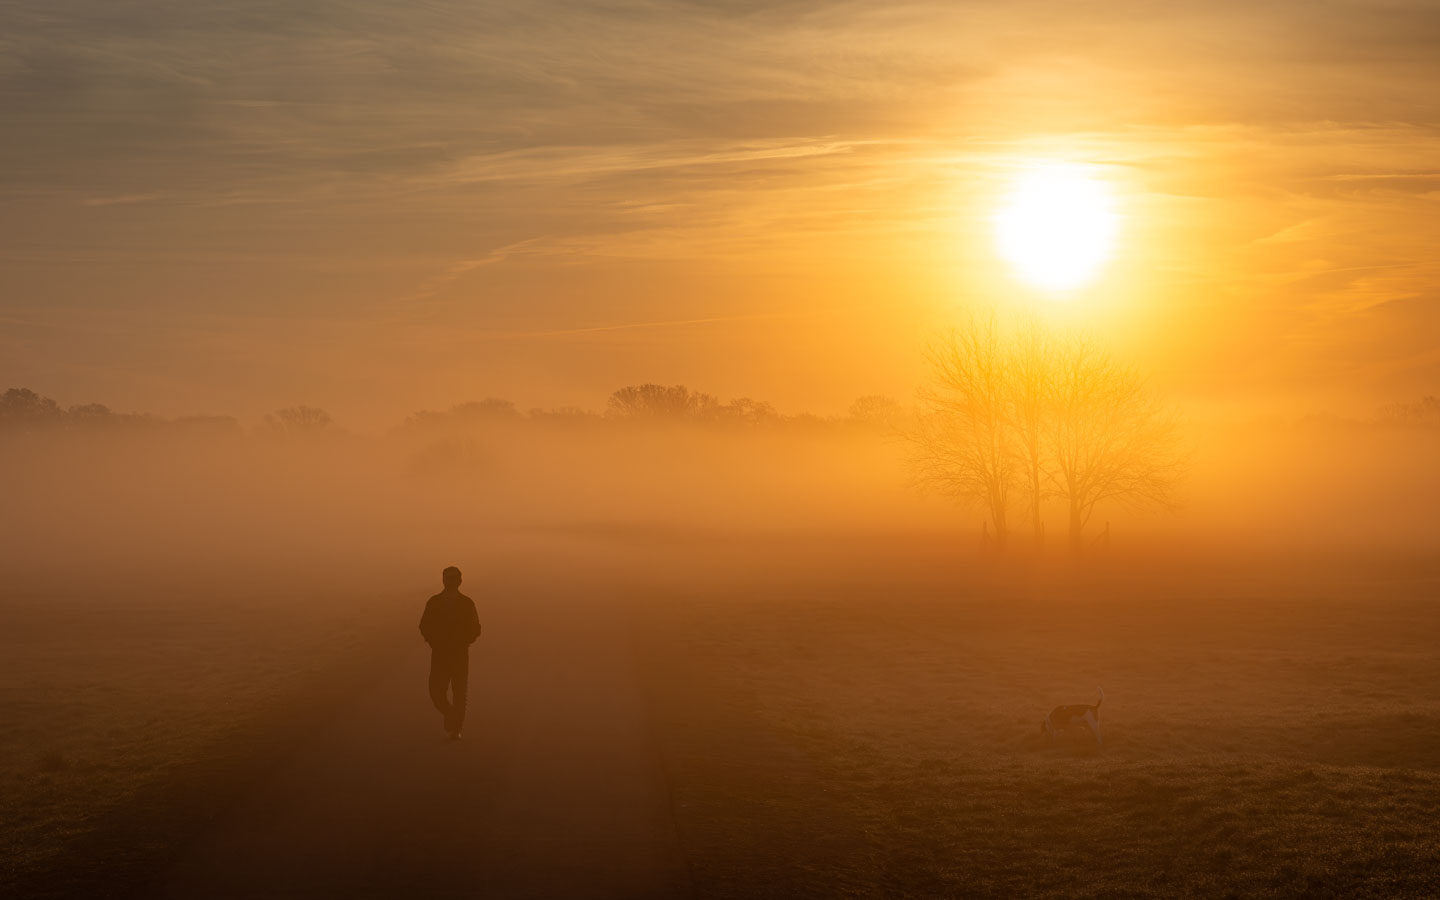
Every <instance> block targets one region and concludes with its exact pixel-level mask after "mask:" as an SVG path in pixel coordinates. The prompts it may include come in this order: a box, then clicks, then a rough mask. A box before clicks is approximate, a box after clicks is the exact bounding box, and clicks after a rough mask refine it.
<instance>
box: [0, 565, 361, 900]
mask: <svg viewBox="0 0 1440 900" xmlns="http://www.w3.org/2000/svg"><path fill="white" fill-rule="evenodd" d="M232 577H233V576H232ZM272 589H273V585H272ZM316 596H317V595H316V594H313V593H306V592H303V591H302V592H295V593H278V594H277V593H270V592H266V591H263V590H257V588H256V585H255V584H253V583H252V584H250V585H244V584H237V583H235V582H234V581H231V582H230V583H228V584H220V585H206V584H204V583H203V582H200V581H196V582H191V583H176V582H168V583H163V584H162V583H157V582H155V580H154V579H151V580H149V581H143V582H142V581H137V580H134V579H126V578H123V577H117V578H114V579H110V580H101V579H96V580H95V581H93V582H90V583H87V584H85V585H83V586H78V585H74V584H71V585H49V586H46V585H32V586H23V585H21V586H16V585H13V584H12V586H11V587H10V588H9V590H7V592H6V597H5V598H4V602H3V603H0V722H3V723H4V728H3V729H0V784H3V785H4V790H3V792H0V895H3V896H12V895H14V894H12V893H11V891H21V892H22V893H21V895H30V894H31V893H33V892H34V891H35V890H37V889H38V888H37V887H36V885H41V886H43V888H44V890H45V891H46V892H47V895H53V896H64V895H65V894H66V892H67V885H79V886H84V887H86V888H88V889H92V890H93V888H94V886H95V885H96V884H105V885H108V887H110V888H112V889H115V888H117V886H118V885H123V883H124V882H125V879H126V878H128V877H131V876H132V875H133V876H136V877H140V876H143V874H144V873H145V871H146V870H147V869H148V868H149V867H152V866H154V865H157V864H159V863H160V862H162V861H163V859H164V857H165V855H166V854H167V853H169V852H171V850H173V846H174V844H175V843H176V841H177V840H179V839H180V838H182V837H183V836H184V833H185V832H186V830H187V829H190V828H193V827H194V826H196V825H197V824H198V822H199V820H200V819H201V818H202V817H203V816H204V815H206V814H207V813H212V812H213V811H211V810H204V809H196V808H182V807H190V806H192V805H193V804H194V803H195V801H197V800H203V801H205V802H206V803H210V804H213V805H214V806H215V808H223V803H224V800H225V797H224V796H223V794H224V793H225V791H227V790H241V789H243V781H244V779H245V778H246V777H247V776H248V773H249V772H250V770H251V769H252V768H253V766H255V765H257V764H262V763H263V761H264V760H265V759H266V758H267V757H268V756H270V755H272V754H273V753H275V752H282V751H283V748H282V747H279V746H272V744H273V743H274V742H275V741H276V740H282V739H283V735H284V734H286V733H287V732H286V729H285V728H282V727H279V726H280V724H281V722H282V721H283V720H286V719H288V718H291V717H293V716H296V715H303V714H304V711H305V708H306V706H307V704H309V703H310V702H312V700H314V699H318V698H319V697H320V696H322V695H323V694H324V693H325V692H326V691H328V690H330V689H331V688H332V687H333V684H334V680H335V678H336V677H337V675H338V674H339V673H341V672H350V671H351V670H354V669H355V668H357V666H363V664H364V661H368V659H369V654H370V650H371V647H372V646H373V645H374V644H375V642H376V641H377V639H378V636H377V634H376V626H377V623H379V622H383V621H384V616H383V614H382V613H381V611H379V610H377V608H376V607H375V605H374V604H373V602H371V603H369V604H368V605H365V604H341V603H337V602H335V598H334V597H327V598H326V599H325V602H316ZM321 596H323V595H321ZM97 872H99V873H100V874H99V875H97V874H96V873H97ZM122 893H123V891H122Z"/></svg>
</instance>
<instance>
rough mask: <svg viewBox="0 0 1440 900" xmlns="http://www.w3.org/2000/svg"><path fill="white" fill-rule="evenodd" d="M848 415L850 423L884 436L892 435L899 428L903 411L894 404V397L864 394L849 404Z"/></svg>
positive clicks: (903, 416)
mask: <svg viewBox="0 0 1440 900" xmlns="http://www.w3.org/2000/svg"><path fill="white" fill-rule="evenodd" d="M848 415H849V419H850V421H852V422H854V423H855V424H857V425H859V426H861V427H863V428H869V429H871V430H872V431H879V432H882V433H884V434H894V433H895V432H897V431H899V430H900V428H901V425H902V423H903V421H904V418H905V410H904V409H903V408H901V406H900V404H899V403H897V402H895V398H894V397H887V396H885V395H883V394H866V395H865V396H863V397H857V398H855V402H854V403H851V404H850V410H849V414H848Z"/></svg>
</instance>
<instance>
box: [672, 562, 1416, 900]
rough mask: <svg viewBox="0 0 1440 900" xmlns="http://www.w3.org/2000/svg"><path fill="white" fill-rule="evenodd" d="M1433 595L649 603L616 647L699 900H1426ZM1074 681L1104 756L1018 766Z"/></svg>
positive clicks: (829, 596) (876, 584) (1117, 590)
mask: <svg viewBox="0 0 1440 900" xmlns="http://www.w3.org/2000/svg"><path fill="white" fill-rule="evenodd" d="M1399 571H1405V572H1407V574H1403V575H1400V574H1397V572H1399ZM1434 575H1435V573H1434V571H1431V572H1430V573H1428V574H1426V573H1424V572H1417V571H1415V570H1395V569H1382V570H1376V569H1371V570H1369V571H1368V572H1365V571H1360V572H1349V573H1345V574H1343V575H1340V576H1336V575H1335V574H1334V573H1331V577H1327V578H1316V577H1299V576H1296V577H1292V578H1288V579H1287V578H1278V579H1277V578H1275V577H1273V575H1267V576H1266V577H1264V578H1263V579H1262V578H1258V577H1257V576H1256V573H1255V572H1254V571H1250V572H1248V573H1247V572H1232V573H1230V574H1229V575H1228V576H1227V575H1224V574H1221V573H1215V572H1212V573H1210V574H1209V575H1208V576H1206V577H1205V578H1203V580H1202V579H1201V578H1198V577H1194V576H1192V577H1188V578H1184V579H1173V578H1172V579H1166V578H1160V579H1154V580H1152V581H1150V582H1149V583H1144V582H1141V581H1139V580H1137V579H1107V578H1103V577H1102V578H1099V579H1096V578H1090V577H1087V578H1086V579H1084V580H1083V581H1078V582H1074V581H1070V580H1069V579H1067V578H1065V577H1058V578H1052V579H1048V580H1045V581H1042V582H1038V583H1031V584H1029V585H1013V584H1012V585H1011V586H1010V587H1001V586H998V585H997V584H996V583H993V582H992V583H990V584H989V585H988V586H984V585H979V584H971V585H970V586H968V587H967V586H966V584H965V579H964V578H962V577H958V576H957V577H956V578H954V579H953V580H952V581H951V583H948V584H947V583H943V582H942V583H936V582H935V580H934V579H929V580H928V581H926V580H917V579H906V578H904V577H897V575H896V573H894V572H891V573H884V572H871V573H869V575H868V576H864V575H862V576H859V577H856V578H852V579H848V580H845V579H833V578H832V579H827V578H816V579H813V580H812V581H811V582H810V583H805V582H804V581H793V582H791V583H790V584H789V585H787V586H786V587H784V588H783V589H781V590H780V591H779V592H778V593H777V592H776V591H775V590H774V589H772V588H770V587H767V585H766V584H764V583H744V582H743V580H742V581H739V582H736V583H732V584H731V585H729V587H728V589H727V590H725V591H723V592H698V591H693V590H691V591H686V590H685V589H683V587H676V588H675V589H674V590H673V591H672V593H671V595H670V596H669V598H668V600H667V602H666V603H665V604H664V605H663V606H662V608H663V610H664V612H663V613H661V614H660V615H659V616H658V618H657V619H656V620H655V621H654V622H652V624H651V628H650V630H649V631H648V632H647V635H646V638H647V639H646V646H647V647H648V665H649V667H650V672H651V675H652V677H651V683H652V684H653V685H654V686H655V691H656V694H655V696H656V703H657V706H658V709H659V710H660V712H659V718H660V720H661V722H662V726H661V727H662V731H663V736H664V737H663V741H664V750H665V755H666V759H667V765H668V767H669V774H670V778H671V781H672V785H673V787H674V791H675V802H676V814H677V818H678V821H679V823H680V828H681V836H682V840H683V843H684V847H685V850H686V853H687V856H688V858H689V860H690V864H691V866H692V868H693V870H694V876H695V882H696V884H697V886H698V890H699V893H700V895H701V896H704V897H734V898H741V897H762V896H763V897H837V896H842V897H843V896H853V897H877V896H884V897H954V896H997V897H1015V896H1057V897H1060V896H1064V897H1092V896H1094V897H1101V896H1112V897H1113V896H1146V895H1148V896H1157V897H1158V896H1179V895H1192V896H1266V895H1273V896H1305V897H1321V896H1337V897H1340V896H1344V897H1354V896H1375V897H1394V896H1436V895H1437V894H1440V824H1437V821H1436V819H1435V815H1434V811H1435V810H1436V809H1440V697H1437V695H1436V691H1435V686H1436V685H1437V684H1440V652H1437V649H1436V648H1437V646H1440V604H1437V599H1440V596H1437V593H1436V585H1437V582H1436V580H1435V579H1434ZM1107 581H1109V582H1110V586H1106V582H1107ZM1122 582H1125V583H1126V586H1124V587H1119V586H1117V585H1119V584H1121V583H1122ZM1097 685H1103V686H1104V688H1105V690H1106V701H1105V703H1104V705H1103V707H1102V722H1103V723H1104V728H1105V746H1104V748H1103V749H1102V750H1098V751H1097V750H1096V748H1095V747H1094V746H1093V743H1092V742H1091V741H1090V740H1089V738H1088V737H1079V738H1075V739H1070V740H1061V741H1060V742H1059V743H1058V744H1056V745H1054V746H1050V745H1046V744H1045V742H1044V741H1042V739H1041V738H1040V736H1039V723H1040V720H1041V718H1042V716H1043V715H1044V713H1045V712H1046V711H1047V710H1049V709H1050V708H1051V707H1053V706H1055V705H1057V704H1061V703H1088V702H1093V698H1094V695H1095V690H1096V687H1097Z"/></svg>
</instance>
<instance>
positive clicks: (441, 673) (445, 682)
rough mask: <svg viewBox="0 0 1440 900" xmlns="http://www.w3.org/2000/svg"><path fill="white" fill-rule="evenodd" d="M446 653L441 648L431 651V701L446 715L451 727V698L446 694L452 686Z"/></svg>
mask: <svg viewBox="0 0 1440 900" xmlns="http://www.w3.org/2000/svg"><path fill="white" fill-rule="evenodd" d="M446 663H447V660H446V658H445V654H443V653H441V652H440V651H439V650H434V649H432V650H431V651H430V702H431V703H434V704H435V708H436V709H438V710H440V712H441V713H443V714H444V715H445V727H446V728H447V729H448V728H449V727H450V715H451V713H450V700H449V699H448V698H447V697H446V696H445V692H446V689H447V688H448V687H449V686H450V667H449V666H448V665H447V664H446Z"/></svg>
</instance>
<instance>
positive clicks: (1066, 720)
mask: <svg viewBox="0 0 1440 900" xmlns="http://www.w3.org/2000/svg"><path fill="white" fill-rule="evenodd" d="M1104 702H1105V689H1104V688H1100V696H1099V697H1098V698H1097V699H1096V700H1095V705H1094V706H1087V705H1086V704H1083V703H1077V704H1074V705H1073V706H1057V707H1055V708H1054V709H1052V710H1050V715H1048V716H1046V717H1045V721H1044V722H1041V723H1040V733H1041V734H1043V735H1045V737H1047V738H1049V739H1051V740H1054V739H1055V736H1056V735H1057V734H1059V733H1060V732H1062V731H1066V730H1068V729H1070V728H1073V727H1076V726H1079V725H1084V726H1085V727H1086V728H1089V729H1090V733H1091V734H1093V735H1095V746H1097V747H1099V746H1100V743H1101V742H1100V704H1101V703H1104Z"/></svg>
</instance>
